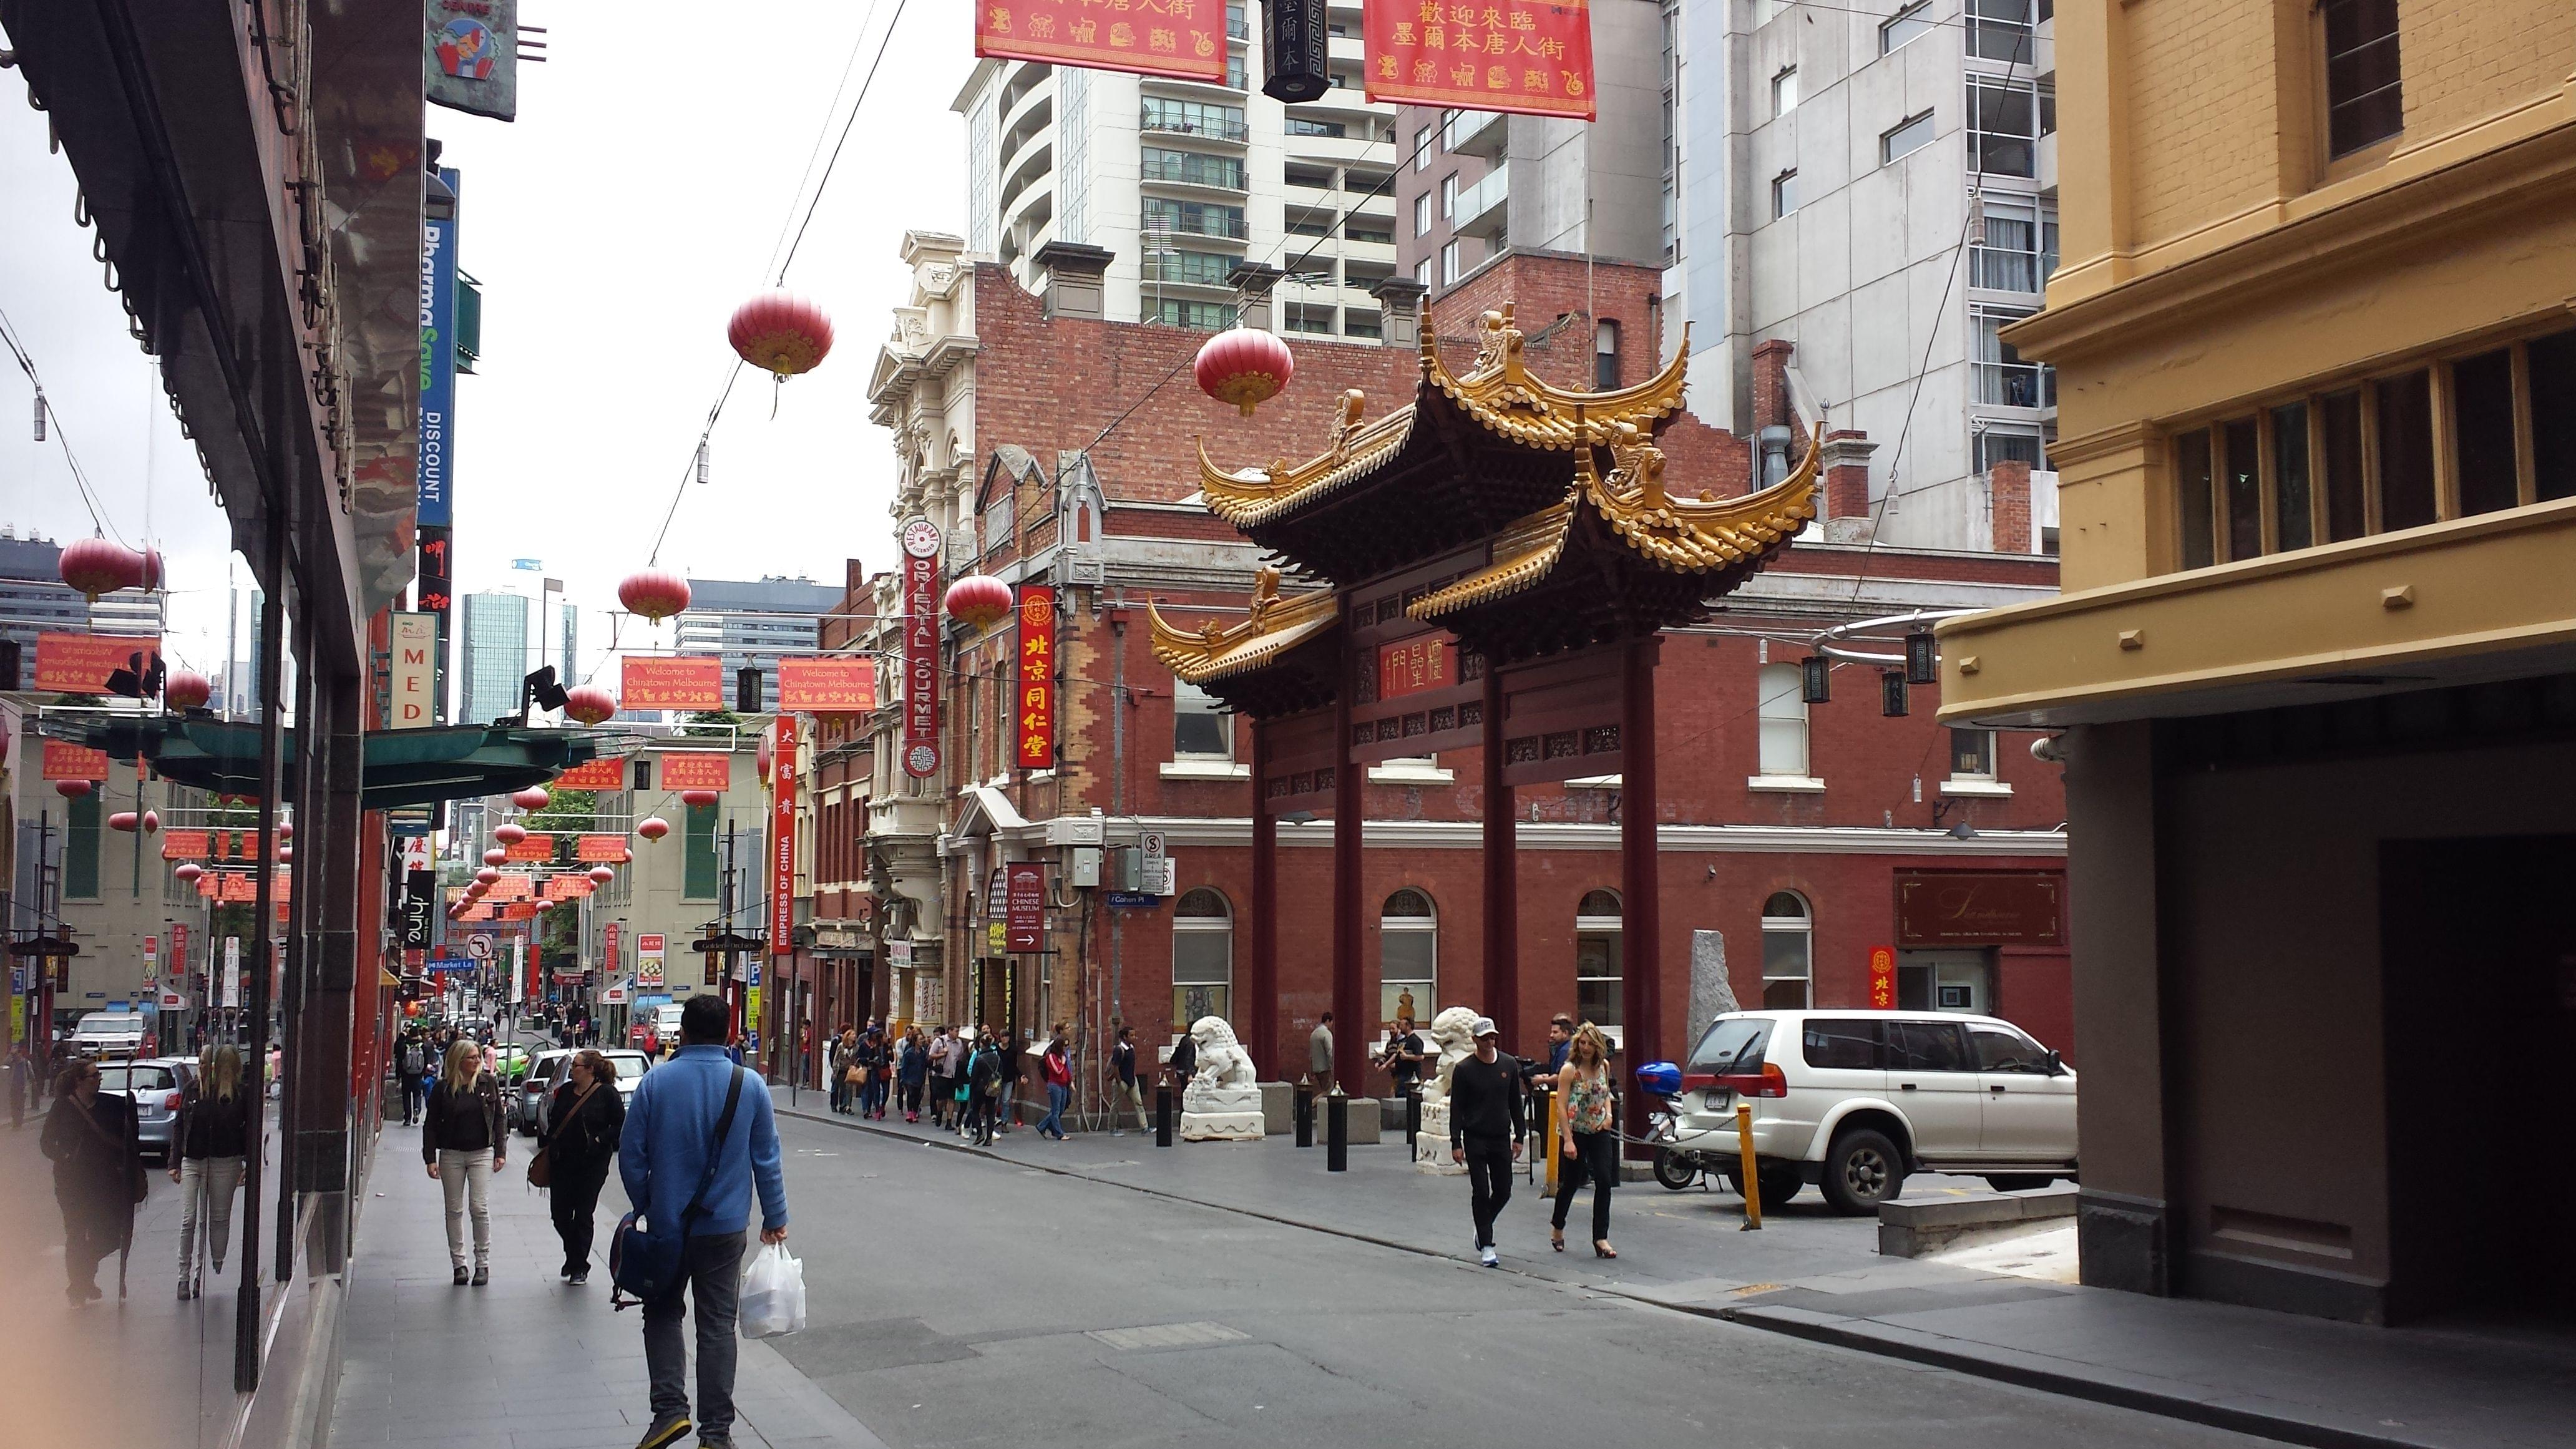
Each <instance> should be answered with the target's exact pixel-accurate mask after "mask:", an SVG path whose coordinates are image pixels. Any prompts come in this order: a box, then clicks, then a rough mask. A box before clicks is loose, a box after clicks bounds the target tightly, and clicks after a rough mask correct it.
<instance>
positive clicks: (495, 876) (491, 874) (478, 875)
mask: <svg viewBox="0 0 2576 1449" xmlns="http://www.w3.org/2000/svg"><path fill="white" fill-rule="evenodd" d="M474 878H475V879H476V880H478V881H481V882H482V883H483V884H485V885H491V884H493V883H494V882H496V881H498V880H500V878H501V872H500V871H498V870H497V869H495V868H493V867H491V866H488V865H487V866H485V867H483V868H482V869H481V870H478V871H476V872H474Z"/></svg>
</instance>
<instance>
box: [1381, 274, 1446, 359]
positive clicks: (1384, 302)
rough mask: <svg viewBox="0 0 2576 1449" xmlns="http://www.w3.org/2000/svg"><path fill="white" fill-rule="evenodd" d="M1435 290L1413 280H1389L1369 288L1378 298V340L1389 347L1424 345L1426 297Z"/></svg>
mask: <svg viewBox="0 0 2576 1449" xmlns="http://www.w3.org/2000/svg"><path fill="white" fill-rule="evenodd" d="M1430 290H1431V289H1430V288H1429V287H1426V286H1424V285H1422V284H1421V283H1420V282H1417V281H1415V280H1413V279H1412V278H1411V277H1386V278H1382V279H1380V280H1379V282H1378V283H1377V284H1376V285H1375V286H1372V287H1370V288H1369V295H1370V296H1372V297H1375V298H1377V312H1378V340H1379V341H1380V342H1383V343H1385V344H1386V345H1387V346H1389V347H1403V348H1414V347H1419V346H1421V345H1422V298H1423V294H1424V293H1427V292H1429V291H1430Z"/></svg>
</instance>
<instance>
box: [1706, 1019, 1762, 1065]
mask: <svg viewBox="0 0 2576 1449" xmlns="http://www.w3.org/2000/svg"><path fill="white" fill-rule="evenodd" d="M1770 1045H1771V1022H1770V1020H1769V1018H1767V1017H1760V1016H1727V1017H1720V1018H1719V1019H1717V1020H1716V1021H1713V1022H1710V1023H1709V1024H1708V1031H1707V1033H1706V1034H1705V1035H1703V1036H1702V1037H1700V1039H1699V1045H1698V1046H1695V1047H1693V1048H1691V1054H1690V1067H1689V1070H1691V1071H1693V1072H1709V1073H1713V1074H1729V1073H1736V1072H1758V1071H1760V1070H1762V1059H1763V1056H1764V1055H1765V1053H1766V1052H1767V1050H1768V1049H1769V1047H1770Z"/></svg>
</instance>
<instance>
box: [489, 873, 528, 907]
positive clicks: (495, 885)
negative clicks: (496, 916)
mask: <svg viewBox="0 0 2576 1449" xmlns="http://www.w3.org/2000/svg"><path fill="white" fill-rule="evenodd" d="M535 889H536V880H535V877H533V876H524V875H517V874H510V875H504V876H502V877H501V878H500V879H499V880H496V881H494V882H492V889H490V890H488V891H486V892H484V894H485V895H487V896H489V897H490V898H491V899H493V900H496V901H516V900H524V899H526V898H527V897H528V895H529V893H530V892H532V891H534V890H535Z"/></svg>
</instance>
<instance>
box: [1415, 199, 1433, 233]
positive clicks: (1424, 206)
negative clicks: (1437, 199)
mask: <svg viewBox="0 0 2576 1449" xmlns="http://www.w3.org/2000/svg"><path fill="white" fill-rule="evenodd" d="M1413 234H1414V235H1415V236H1429V235H1430V234H1431V193H1430V192H1428V191H1426V192H1424V193H1422V194H1421V195H1420V196H1417V197H1415V198H1413Z"/></svg>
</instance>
